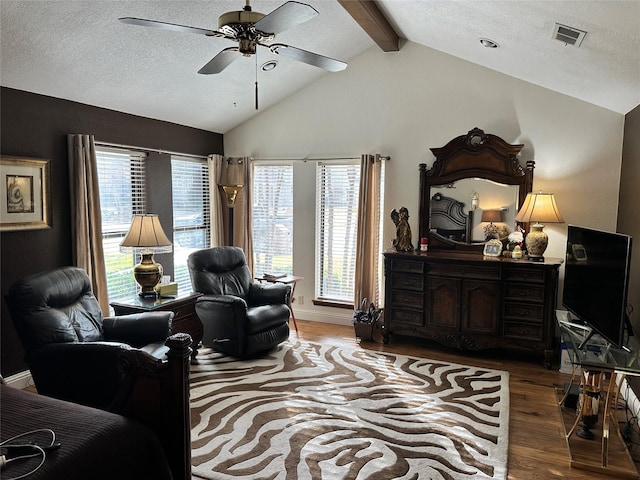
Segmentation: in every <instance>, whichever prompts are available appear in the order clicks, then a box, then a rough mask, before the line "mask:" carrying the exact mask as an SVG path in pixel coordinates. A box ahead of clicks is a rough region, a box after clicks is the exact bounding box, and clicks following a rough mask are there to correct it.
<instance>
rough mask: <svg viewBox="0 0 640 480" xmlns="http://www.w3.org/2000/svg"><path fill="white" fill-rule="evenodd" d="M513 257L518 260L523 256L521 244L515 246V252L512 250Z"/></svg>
mask: <svg viewBox="0 0 640 480" xmlns="http://www.w3.org/2000/svg"><path fill="white" fill-rule="evenodd" d="M511 258H515V259H516V260H518V259H520V258H522V249H521V248H520V245H516V246H515V247H514V248H513V252H511Z"/></svg>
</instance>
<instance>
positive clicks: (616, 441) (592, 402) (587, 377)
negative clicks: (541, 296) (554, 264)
mask: <svg viewBox="0 0 640 480" xmlns="http://www.w3.org/2000/svg"><path fill="white" fill-rule="evenodd" d="M556 320H557V323H558V327H559V329H560V335H561V339H562V342H563V343H564V345H565V346H566V349H567V353H568V355H569V359H570V361H571V364H572V373H571V380H570V382H569V384H568V385H569V386H568V388H565V390H566V391H565V392H563V393H562V395H560V394H559V396H560V397H561V398H560V399H559V401H558V404H559V406H560V408H561V412H560V413H561V415H562V416H563V421H564V425H565V435H566V440H567V447H568V448H569V457H570V460H571V466H575V467H576V468H584V469H588V470H592V471H600V472H602V473H607V474H613V475H616V476H617V477H618V478H640V476H639V475H638V472H637V470H636V468H635V464H634V462H633V460H632V458H631V456H630V455H629V452H628V450H627V447H626V444H625V443H624V440H623V439H622V435H621V434H620V429H619V428H618V423H617V419H616V406H617V405H618V399H619V396H620V389H621V387H622V385H623V383H624V381H625V377H626V376H628V375H631V376H640V356H639V354H640V346H639V345H638V343H637V342H636V341H634V337H631V338H632V341H631V343H630V345H629V347H630V348H628V349H627V348H620V349H617V348H613V347H612V346H611V344H609V343H608V342H606V341H605V340H604V339H603V338H602V337H600V336H599V335H597V334H596V335H593V336H592V337H591V338H588V335H589V333H590V330H589V329H588V328H586V327H585V326H583V325H580V324H578V323H574V322H573V321H572V319H571V317H570V314H569V312H566V311H562V310H557V311H556ZM585 339H588V341H586V342H585ZM578 378H579V379H580V381H579V382H576V380H577V379H578ZM605 378H606V380H605ZM572 385H579V399H578V404H577V408H576V413H575V414H574V416H573V418H571V415H568V414H567V412H566V410H564V409H563V407H562V405H563V404H564V402H565V400H566V399H567V397H568V395H569V392H570V391H571V386H572ZM602 403H604V405H602ZM602 407H603V408H602ZM600 411H601V412H602V415H600ZM600 418H601V419H602V426H601V427H598V428H597V429H594V427H595V425H596V423H597V422H598V420H599V419H600ZM578 427H580V428H578ZM592 430H594V431H596V432H597V433H595V434H594V433H593V432H592ZM574 434H576V435H575V436H574ZM576 436H577V437H578V438H576ZM598 436H601V442H600V449H599V450H600V452H599V455H598V454H597V453H596V454H595V455H594V454H593V451H594V448H593V445H594V442H597V440H596V438H597V437H598ZM586 451H591V452H592V453H591V454H589V453H587V454H584V452H586Z"/></svg>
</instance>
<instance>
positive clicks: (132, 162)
mask: <svg viewBox="0 0 640 480" xmlns="http://www.w3.org/2000/svg"><path fill="white" fill-rule="evenodd" d="M96 156H97V163H98V185H99V188H100V209H101V211H102V246H103V249H104V260H105V269H106V272H107V291H108V293H109V298H110V299H118V298H123V297H129V296H131V295H135V294H136V292H137V284H136V282H135V280H134V278H133V275H132V274H131V269H132V268H133V266H134V265H135V263H136V262H137V260H136V259H135V258H134V255H131V254H127V253H121V252H120V242H121V241H122V239H123V238H124V236H125V235H126V234H127V232H128V231H129V226H130V225H131V219H132V218H133V215H136V214H142V213H146V212H145V182H144V165H143V162H144V158H145V155H144V154H143V153H139V152H131V151H127V150H116V149H107V148H99V149H98V148H97V149H96Z"/></svg>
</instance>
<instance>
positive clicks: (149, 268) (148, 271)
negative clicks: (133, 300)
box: [133, 253, 162, 297]
mask: <svg viewBox="0 0 640 480" xmlns="http://www.w3.org/2000/svg"><path fill="white" fill-rule="evenodd" d="M133 277H134V278H135V279H136V283H137V284H138V285H140V291H139V292H138V295H140V296H141V297H151V296H153V297H157V296H158V292H156V291H155V289H154V288H155V286H156V285H157V284H158V283H160V279H161V278H162V265H160V264H159V263H156V262H154V261H153V253H143V254H142V260H141V261H140V263H139V264H137V265H136V266H135V267H133Z"/></svg>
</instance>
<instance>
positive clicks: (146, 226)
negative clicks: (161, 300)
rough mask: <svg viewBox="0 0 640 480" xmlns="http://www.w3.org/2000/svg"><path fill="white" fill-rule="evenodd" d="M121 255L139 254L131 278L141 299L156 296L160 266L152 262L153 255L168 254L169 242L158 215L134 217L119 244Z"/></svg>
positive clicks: (170, 248) (160, 274)
mask: <svg viewBox="0 0 640 480" xmlns="http://www.w3.org/2000/svg"><path fill="white" fill-rule="evenodd" d="M120 251H121V252H123V253H139V254H141V255H142V260H140V263H139V264H137V265H136V266H135V267H133V277H134V278H135V279H136V283H137V284H138V285H140V291H139V293H138V294H139V295H140V296H141V297H146V296H156V295H157V293H156V291H155V290H154V287H155V286H156V285H157V284H158V283H159V282H160V278H162V265H160V264H159V263H156V262H155V261H154V260H153V254H154V253H169V252H171V251H172V247H171V242H170V241H169V239H168V238H167V236H166V235H165V234H164V231H163V230H162V225H160V220H159V219H158V215H155V214H146V215H134V216H133V221H132V222H131V227H129V232H127V235H126V237H124V240H122V242H120Z"/></svg>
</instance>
